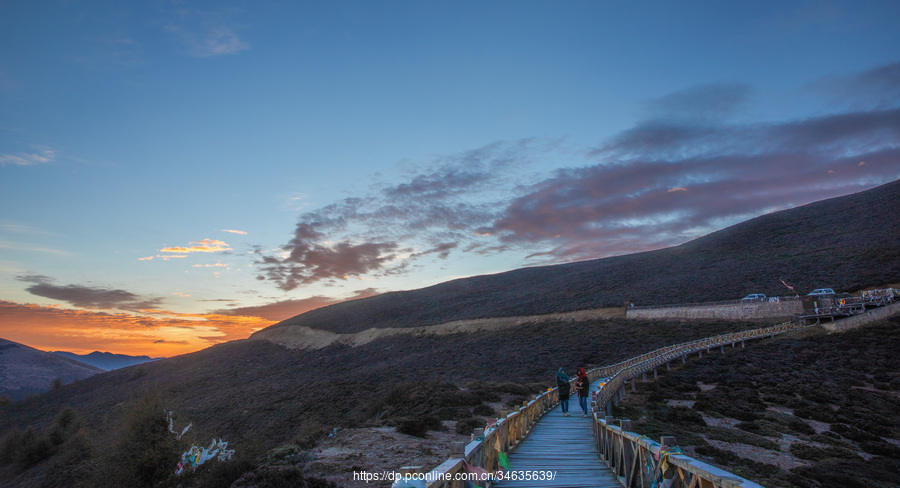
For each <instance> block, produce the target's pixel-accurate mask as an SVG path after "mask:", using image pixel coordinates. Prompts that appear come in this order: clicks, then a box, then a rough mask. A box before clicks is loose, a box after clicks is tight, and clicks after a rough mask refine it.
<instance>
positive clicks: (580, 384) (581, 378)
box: [575, 368, 591, 417]
mask: <svg viewBox="0 0 900 488" xmlns="http://www.w3.org/2000/svg"><path fill="white" fill-rule="evenodd" d="M575 390H576V391H577V392H578V404H579V405H581V410H582V411H584V415H582V417H587V416H588V397H589V396H590V394H591V380H589V379H588V377H587V373H586V372H585V371H584V368H578V379H577V380H576V381H575Z"/></svg>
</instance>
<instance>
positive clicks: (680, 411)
mask: <svg viewBox="0 0 900 488" xmlns="http://www.w3.org/2000/svg"><path fill="white" fill-rule="evenodd" d="M666 420H669V421H671V422H676V423H679V424H688V425H706V421H705V420H703V416H701V415H700V414H699V413H697V411H695V410H694V409H693V408H690V407H682V406H677V407H671V408H668V409H667V413H666Z"/></svg>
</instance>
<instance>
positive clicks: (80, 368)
mask: <svg viewBox="0 0 900 488" xmlns="http://www.w3.org/2000/svg"><path fill="white" fill-rule="evenodd" d="M102 372H103V370H102V369H100V368H96V367H94V366H90V365H88V364H84V363H80V362H78V361H75V360H72V359H68V358H63V357H59V356H57V355H55V354H52V353H49V352H44V351H39V350H37V349H34V348H31V347H28V346H26V345H23V344H19V343H16V342H12V341H7V340H5V339H0V396H6V397H9V398H10V399H11V400H14V401H15V400H21V399H22V398H25V397H26V396H27V395H31V394H35V393H41V392H45V391H47V390H49V389H50V388H51V387H53V386H54V382H55V381H60V382H61V383H62V384H68V383H71V382H73V381H75V380H81V379H85V378H88V377H91V376H94V375H95V374H97V373H102ZM56 386H61V384H59V383H57V385H56Z"/></svg>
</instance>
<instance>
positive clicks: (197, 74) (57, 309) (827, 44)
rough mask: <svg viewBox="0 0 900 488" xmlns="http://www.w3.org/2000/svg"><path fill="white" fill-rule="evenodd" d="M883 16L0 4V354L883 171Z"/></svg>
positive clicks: (844, 7)
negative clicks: (1, 344)
mask: <svg viewBox="0 0 900 488" xmlns="http://www.w3.org/2000/svg"><path fill="white" fill-rule="evenodd" d="M898 25H900V2H897V1H895V0H889V1H865V2H853V1H846V2H843V1H809V2H806V1H798V2H791V1H778V2H775V1H760V2H757V1H754V2H749V1H747V2H741V1H734V2H712V1H705V2H693V1H674V2H673V1H656V2H650V1H648V2H600V1H591V2H583V1H567V2H550V1H546V2H536V1H491V2H486V1H455V2H444V1H368V0H366V1H337V2H307V1H297V2H286V1H281V2H279V1H265V0H262V1H254V2H249V1H248V2H243V1H209V2H194V1H168V0H156V1H142V2H114V1H105V2H101V1H84V2H70V1H43V0H36V1H20V2H0V338H3V339H8V340H12V341H15V342H20V343H23V344H26V345H29V346H32V347H36V348H38V349H42V350H66V351H72V352H76V353H88V352H91V351H95V350H99V351H109V352H114V353H123V354H133V355H139V354H147V355H150V356H154V357H161V356H172V355H177V354H183V353H186V352H191V351H196V350H198V349H202V348H204V347H208V346H210V345H212V344H215V343H218V342H222V341H227V340H233V339H242V338H246V337H247V336H248V335H249V334H250V333H252V332H253V331H255V330H258V329H260V328H263V327H266V326H268V325H271V324H274V323H276V322H277V321H280V320H283V319H286V318H289V317H292V316H294V315H297V314H299V313H302V312H304V311H307V310H310V309H313V308H317V307H320V306H324V305H328V304H331V303H336V302H339V301H344V300H348V299H353V298H357V297H364V296H370V295H373V294H378V293H383V292H387V291H397V290H408V289H415V288H421V287H424V286H428V285H432V284H436V283H440V282H443V281H447V280H450V279H454V278H458V277H464V276H472V275H477V274H487V273H496V272H500V271H505V270H509V269H514V268H520V267H525V266H533V265H543V264H553V263H563V262H570V261H576V260H584V259H591V258H599V257H605V256H612V255H618V254H624V253H631V252H637V251H643V250H649V249H656V248H661V247H666V246H671V245H676V244H680V243H682V242H685V241H687V240H690V239H693V238H696V237H699V236H702V235H705V234H707V233H709V232H710V231H713V230H716V229H720V228H722V227H725V226H729V225H732V224H735V223H737V222H740V221H743V220H746V219H748V218H752V217H754V216H757V215H761V214H764V213H767V212H772V211H776V210H781V209H786V208H790V207H794V206H797V205H802V204H806V203H810V202H813V201H817V200H822V199H825V198H830V197H834V196H839V195H845V194H848V193H853V192H857V191H861V190H865V189H869V188H872V187H874V186H877V185H880V184H883V183H886V182H889V181H893V180H896V179H898V178H900V29H898V28H897V26H898Z"/></svg>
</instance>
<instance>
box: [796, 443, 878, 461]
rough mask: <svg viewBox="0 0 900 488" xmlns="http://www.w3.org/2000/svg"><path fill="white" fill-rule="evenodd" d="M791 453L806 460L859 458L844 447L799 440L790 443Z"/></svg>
mask: <svg viewBox="0 0 900 488" xmlns="http://www.w3.org/2000/svg"><path fill="white" fill-rule="evenodd" d="M791 454H793V455H794V456H796V457H798V458H800V459H806V460H808V461H820V460H823V459H828V458H836V459H861V458H860V457H859V455H858V454H856V453H855V452H853V451H851V450H850V449H847V448H845V447H838V446H829V447H824V448H823V447H815V446H810V445H809V444H801V443H799V442H795V443H793V444H791Z"/></svg>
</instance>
